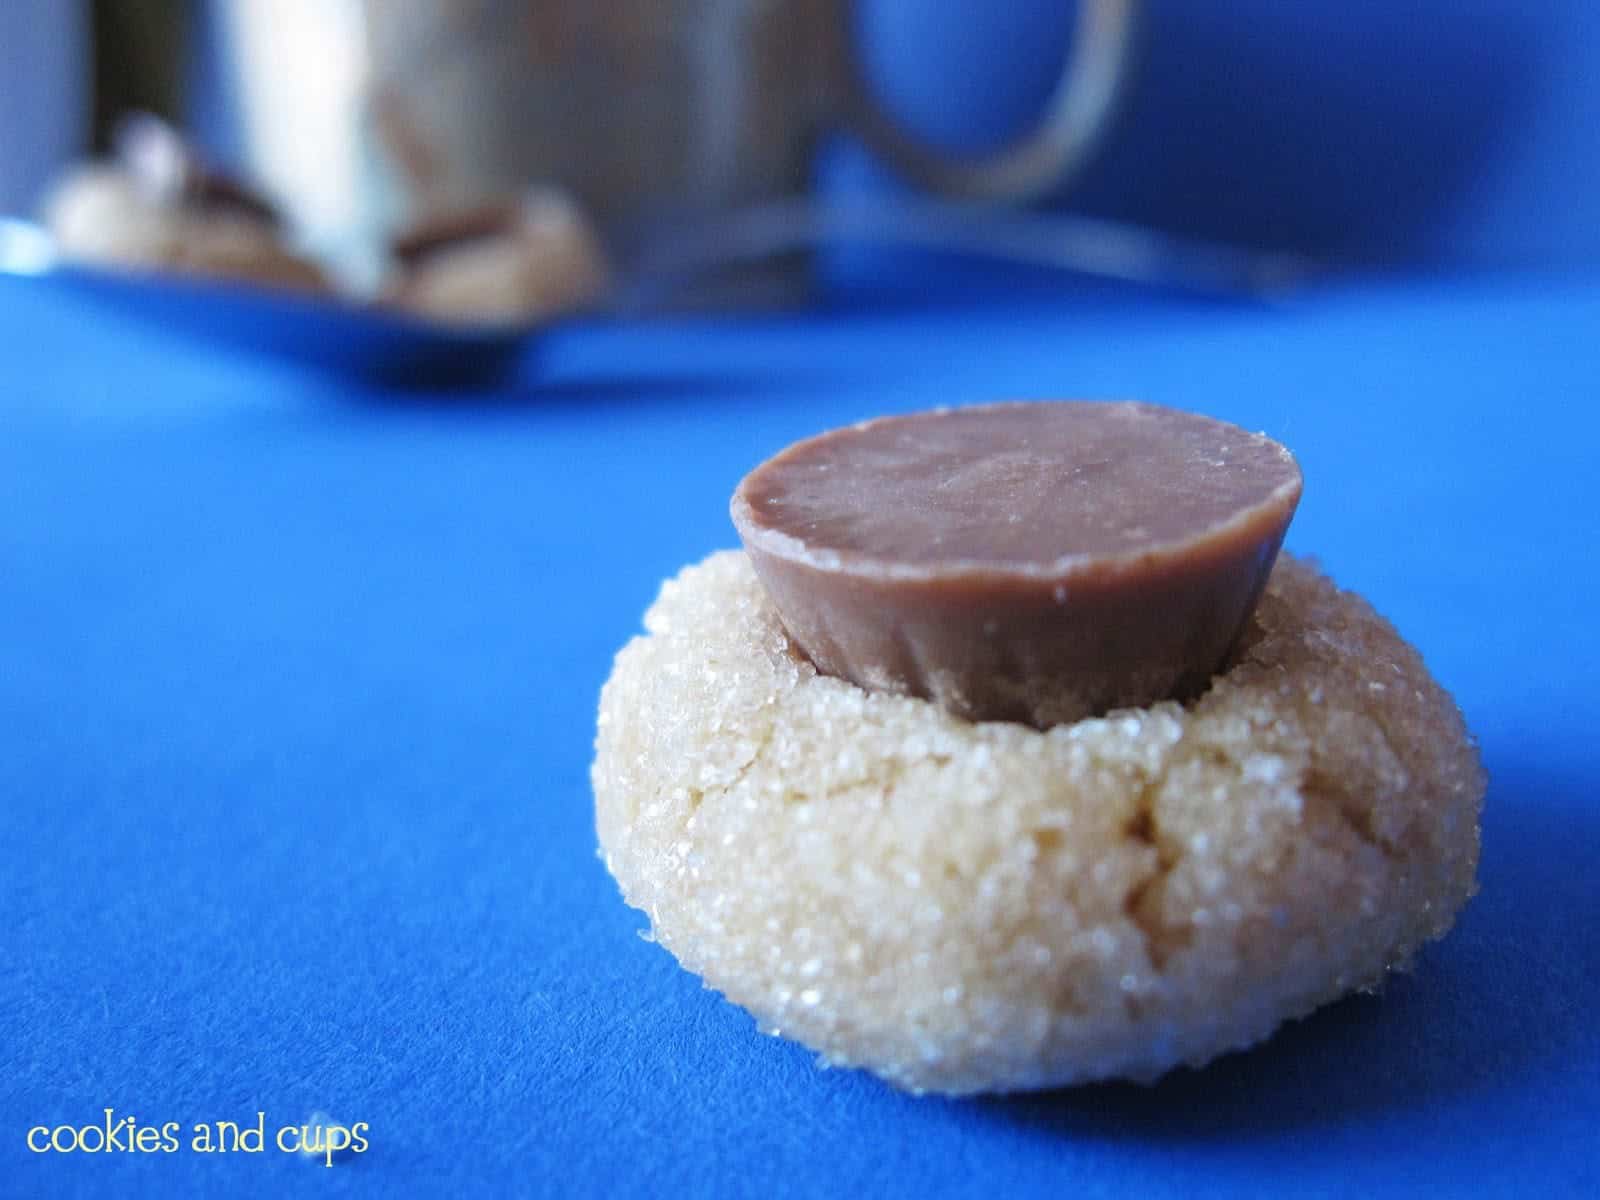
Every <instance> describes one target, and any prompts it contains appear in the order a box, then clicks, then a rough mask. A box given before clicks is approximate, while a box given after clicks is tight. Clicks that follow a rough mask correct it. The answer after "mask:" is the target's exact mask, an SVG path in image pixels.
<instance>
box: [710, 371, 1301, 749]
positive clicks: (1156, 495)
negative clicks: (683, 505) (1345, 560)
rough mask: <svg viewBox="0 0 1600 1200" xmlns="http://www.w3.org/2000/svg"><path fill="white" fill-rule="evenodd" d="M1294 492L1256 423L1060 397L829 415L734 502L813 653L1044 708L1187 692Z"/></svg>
mask: <svg viewBox="0 0 1600 1200" xmlns="http://www.w3.org/2000/svg"><path fill="white" fill-rule="evenodd" d="M1300 491H1301V476H1300V469H1299V466H1298V465H1297V464H1296V463H1295V461H1294V458H1293V456H1292V455H1290V453H1289V452H1288V450H1286V449H1285V448H1284V447H1283V446H1281V445H1279V444H1278V443H1277V442H1274V441H1273V440H1271V439H1270V438H1268V437H1266V436H1264V435H1261V434H1253V433H1249V432H1246V431H1245V430H1243V429H1240V428H1238V427H1237V426H1234V425H1230V424H1228V423H1226V422H1223V421H1217V420H1213V419H1211V418H1209V417H1202V416H1197V415H1195V414H1192V413H1185V412H1179V411H1176V410H1173V409H1167V408H1160V407H1157V406H1155V405H1149V404H1139V403H1129V402H1119V403H1091V402H1079V401H1067V402H1041V403H1014V404H996V405H989V406H983V407H976V408H964V409H948V410H940V411H936V412H928V413H920V414H917V415H914V416H905V417H888V418H884V419H881V420H876V421H868V422H865V423H863V424H859V425H854V426H851V427H849V428H847V429H839V430H834V431H832V432H829V433H824V434H821V435H820V436H817V437H814V438H810V439H807V440H806V441H802V442H798V443H796V444H795V445H793V446H791V447H789V448H788V449H787V450H784V451H783V452H782V453H780V454H778V455H777V456H775V457H774V458H772V459H769V460H768V461H767V462H765V463H763V464H762V465H761V466H759V467H757V468H756V469H755V470H754V471H752V472H751V473H750V474H749V475H747V476H746V477H745V478H744V480H743V481H742V482H741V483H740V484H739V486H738V488H737V489H736V490H735V492H734V495H733V501H732V505H731V512H732V516H733V522H734V525H735V527H736V528H737V529H738V531H739V536H740V539H741V540H742V541H743V543H744V546H745V550H746V552H747V553H748V554H749V556H750V559H751V562H752V563H753V565H754V566H755V569H756V572H757V574H758V575H759V576H760V578H761V581H762V583H763V584H764V586H765V587H766V590H767V592H768V594H769V596H770V597H771V599H772V602H773V604H774V605H775V606H776V608H777V610H778V614H779V616H780V617H781V618H782V620H783V623H784V625H785V627H786V628H787V629H788V632H789V634H790V637H791V638H792V639H793V640H794V642H795V644H796V645H797V646H798V647H799V649H800V650H801V651H803V652H804V653H805V654H806V655H807V656H808V657H809V658H810V659H811V661H812V662H813V663H815V665H816V667H817V669H818V670H819V671H822V672H824V673H826V674H830V675H836V676H839V677H841V678H844V679H848V680H851V681H853V682H855V683H857V684H859V685H861V686H862V687H865V688H868V689H871V690H875V691H886V692H894V693H900V694H905V695H912V696H920V697H923V698H927V699H931V700H934V701H936V702H937V703H939V704H940V705H942V706H943V707H944V708H946V709H947V710H949V711H950V712H952V713H954V714H956V715H957V716H960V717H964V718H967V719H969V720H1007V721H1020V722H1024V723H1026V724H1030V725H1033V726H1036V727H1039V728H1045V727H1048V726H1050V725H1055V724H1059V723H1062V722H1066V721H1073V720H1078V719H1080V718H1082V717H1085V716H1090V715H1094V714H1098V713H1103V712H1106V711H1108V710H1110V709H1114V708H1123V707H1143V706H1145V705H1149V704H1152V703H1155V702H1156V701H1159V700H1164V699H1169V698H1171V699H1180V700H1183V699H1188V698H1191V697H1193V696H1194V695H1196V694H1198V693H1199V692H1201V691H1203V690H1204V689H1205V687H1206V686H1207V685H1208V683H1209V681H1210V680H1211V678H1212V676H1213V675H1214V674H1215V673H1216V672H1217V671H1218V670H1220V669H1222V667H1223V666H1224V664H1225V663H1226V661H1227V658H1228V655H1229V652H1230V651H1231V650H1232V649H1233V647H1234V645H1235V643H1236V642H1237V640H1238V637H1239V635H1240V633H1241V632H1242V631H1243V629H1244V627H1245V625H1246V623H1247V622H1248V620H1249V618H1250V615H1251V613H1252V612H1253V610H1254V608H1255V605H1256V601H1257V600H1258V599H1259V597H1260V595H1261V591H1262V588H1263V587H1264V586H1265V584H1266V580H1267V576H1268V574H1269V573H1270V572H1271V570H1272V565H1273V562H1274V561H1275V559H1276V557H1277V554H1278V548H1279V546H1280V545H1281V544H1282V541H1283V536H1284V532H1285V531H1286V530H1287V528H1288V526H1289V522H1290V520H1291V518H1292V517H1293V515H1294V510H1295V506H1296V505H1297V504H1298V503H1299V499H1300Z"/></svg>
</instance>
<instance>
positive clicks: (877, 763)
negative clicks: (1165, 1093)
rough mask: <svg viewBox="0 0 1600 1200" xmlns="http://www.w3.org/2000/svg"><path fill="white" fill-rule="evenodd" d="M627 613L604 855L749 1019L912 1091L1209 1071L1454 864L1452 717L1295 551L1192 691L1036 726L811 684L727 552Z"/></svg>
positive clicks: (1456, 749)
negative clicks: (1215, 666)
mask: <svg viewBox="0 0 1600 1200" xmlns="http://www.w3.org/2000/svg"><path fill="white" fill-rule="evenodd" d="M645 627H646V630H647V633H646V634H645V635H644V636H642V637H639V638H636V639H634V640H633V641H632V642H631V643H630V644H629V645H628V646H627V647H625V648H624V649H623V650H622V652H621V653H620V654H619V655H618V657H617V660H616V664H615V668H614V670H613V673H612V676H611V678H610V680H609V681H608V682H607V684H606V686H605V689H604V691H603V693H602V696H601V701H600V718H599V734H598V741H597V751H596V758H595V762H594V767H593V781H594V791H595V802H596V822H597V827H598V832H599V838H600V845H601V848H602V852H603V854H604V857H605V861H606V864H607V866H608V868H609V869H610V871H611V873H612V874H613V875H614V876H615V878H616V879H617V882H618V883H619V884H620V885H621V888H622V891H623V894H624V896H625V897H626V899H627V900H628V902H629V903H630V904H632V905H634V906H636V907H638V908H640V909H642V910H644V912H645V913H647V914H648V916H649V919H650V923H651V927H652V929H653V931H654V936H655V938H656V940H657V941H659V942H660V943H661V945H663V946H665V947H666V948H667V949H668V950H669V951H671V952H672V954H674V955H675V956H676V957H677V959H678V961H679V962H680V963H682V964H683V965H684V966H685V967H686V968H688V969H689V970H691V971H693V972H695V973H697V974H699V975H700V976H702V977H703V978H704V980H705V982H706V983H707V984H708V985H709V986H711V987H713V988H715V989H717V990H718V991H720V992H722V993H723V994H724V995H726V996H727V997H728V998H729V999H730V1000H732V1001H734V1002H735V1003H736V1004H739V1005H741V1006H743V1007H744V1008H746V1009H748V1010H749V1011H750V1012H751V1013H753V1014H754V1015H755V1017H756V1019H757V1021H758V1022H759V1024H760V1026H761V1028H763V1029H765V1030H768V1031H770V1032H774V1033H782V1034H783V1035H784V1036H786V1037H791V1038H794V1039H796V1040H798V1041H800V1042H802V1043H804V1044H805V1045H807V1046H809V1047H811V1048H812V1049H814V1050H816V1051H817V1052H818V1053H819V1055H820V1056H821V1058H822V1060H823V1061H825V1062H827V1063H830V1064H835V1065H849V1066H858V1067H864V1068H867V1069H869V1070H872V1071H874V1072H876V1073H877V1074H879V1075H881V1076H883V1077H884V1078H886V1079H888V1080H890V1081H891V1082H893V1083H895V1084H897V1085H899V1086H901V1087H904V1088H910V1089H917V1090H924V1089H925V1090H930V1091H940V1092H953V1093H964V1092H979V1091H1001V1090H1012V1089H1028V1088H1044V1087H1052V1086H1057V1085H1063V1084H1072V1083H1078V1082H1082V1081H1088V1080H1094V1079H1104V1078H1109V1077H1129V1078H1134V1079H1141V1080H1147V1079H1151V1078H1154V1077H1155V1076H1158V1075H1160V1074H1161V1073H1162V1072H1164V1071H1166V1070H1168V1069H1169V1068H1171V1067H1174V1066H1176V1065H1179V1064H1182V1063H1190V1064H1199V1063H1203V1062H1205V1061H1207V1060H1209V1059H1211V1058H1214V1057H1215V1056H1217V1055H1219V1054H1222V1053H1225V1052H1227V1051H1229V1050H1234V1049H1238V1048H1241V1047H1245V1046H1249V1045H1251V1044H1253V1043H1255V1042H1258V1041H1260V1040H1261V1039H1263V1038H1265V1037H1266V1036H1267V1035H1268V1034H1270V1033H1271V1032H1272V1031H1273V1030H1274V1029H1275V1028H1276V1027H1277V1026H1278V1025H1279V1024H1281V1023H1282V1022H1284V1021H1285V1020H1288V1019H1290V1018H1292V1017H1297V1016H1300V1015H1303V1014H1305V1013H1308V1012H1310V1011H1311V1010H1312V1009H1314V1008H1316V1007H1318V1006H1319V1005H1322V1004H1325V1003H1327V1002H1329V1001H1331V1000H1333V999H1335V998H1337V997H1339V996H1341V995H1343V994H1345V993H1347V992H1349V991H1351V990H1353V989H1358V988H1366V987H1371V986H1373V985H1375V984H1377V983H1378V982H1380V981H1381V980H1382V978H1383V976H1384V973H1385V972H1386V971H1388V970H1390V969H1391V968H1394V967H1397V966H1401V965H1403V964H1404V963H1405V962H1406V961H1407V960H1408V958H1409V957H1410V956H1411V955H1412V954H1413V952H1414V951H1415V950H1416V949H1417V948H1418V947H1419V946H1420V945H1421V944H1422V943H1424V942H1426V941H1428V940H1430V939H1432V938H1437V937H1439V936H1441V935H1442V934H1443V933H1444V932H1445V931H1446V930H1447V929H1448V928H1449V927H1450V925H1451V923H1452V921H1453V920H1454V918H1455V915H1456V913H1457V912H1458V911H1459V910H1460V908H1461V906H1462V905H1463V904H1464V903H1465V902H1466V900H1467V899H1468V897H1469V896H1470V895H1471V894H1472V892H1473V889H1474V886H1475V885H1474V877H1475V872H1476V866H1477V858H1478V814H1479V808H1480V805H1481V801H1482V797H1483V793H1484V784H1485V781H1484V775H1483V771H1482V767H1481V765H1480V763H1479V758H1478V754H1477V751H1476V749H1475V747H1474V745H1473V743H1472V741H1471V739H1470V737H1469V736H1468V733H1467V731H1466V728H1465V727H1464V725H1463V723H1462V719H1461V717H1460V714H1459V713H1458V711H1457V709H1456V706H1455V705H1454V703H1453V702H1452V701H1451V699H1450V697H1449V696H1448V695H1446V694H1445V692H1444V691H1443V690H1442V689H1441V688H1440V687H1439V686H1438V684H1436V683H1435V682H1434V681H1433V679H1432V678H1431V677H1430V676H1429V674H1428V672H1427V670H1426V669H1425V667H1424V665H1423V663H1422V660H1421V658H1420V656H1419V655H1418V654H1417V652H1416V651H1415V650H1414V649H1412V648H1411V647H1410V646H1409V645H1408V644H1407V643H1406V642H1404V641H1403V640H1402V639H1401V638H1400V637H1399V636H1398V635H1397V634H1396V633H1395V631H1394V629H1393V628H1392V627H1391V626H1390V625H1389V624H1388V623H1387V622H1386V621H1384V620H1383V619H1382V618H1381V617H1379V616H1378V615H1377V614H1375V613H1374V612H1373V610H1372V609H1371V607H1370V606H1369V605H1368V604H1367V603H1366V602H1365V601H1364V600H1362V599H1361V598H1360V597H1358V596H1356V595H1354V594H1352V593H1349V592H1344V591H1340V590H1339V589H1337V588H1336V587H1334V586H1333V585H1332V584H1331V583H1330V582H1329V581H1328V580H1327V579H1325V578H1324V577H1322V576H1321V575H1320V574H1319V573H1318V572H1317V571H1316V570H1315V569H1314V568H1312V567H1311V566H1309V565H1307V564H1306V563H1304V562H1300V561H1297V560H1295V559H1293V558H1291V557H1290V556H1288V555H1284V556H1282V558H1281V559H1280V561H1279V563H1278V565H1277V567H1276V569H1275V570H1274V573H1273V575H1272V577H1271V580H1270V583H1269V585H1268V588H1267V591H1266V594H1265V596H1264V597H1263V599H1262V601H1261V604H1260V606H1259V608H1258V610H1257V612H1256V615H1255V617H1254V618H1253V620H1252V622H1251V625H1250V627H1249V629H1248V630H1247V632H1246V635H1245V637H1244V640H1243V642H1242V644H1241V646H1240V647H1239V649H1238V651H1237V652H1236V654H1235V656H1234V659H1233V662H1232V664H1231V665H1230V667H1229V669H1228V670H1227V672H1226V673H1225V674H1224V675H1222V676H1219V677H1218V678H1217V679H1216V681H1215V682H1214V684H1213V686H1212V687H1211V688H1210V689H1209V690H1208V691H1207V692H1206V693H1205V694H1204V695H1202V696H1201V697H1200V698H1198V699H1197V700H1195V701H1193V702H1192V703H1190V704H1187V705H1179V704H1177V703H1173V702H1163V703H1159V704H1155V705H1153V706H1151V707H1149V708H1144V709H1137V710H1123V711H1119V712H1115V713H1112V714H1109V715H1107V716H1105V717H1102V718H1091V719H1086V720H1082V721H1078V722H1076V723H1074V724H1070V725H1059V726H1056V727H1054V728H1051V729H1048V730H1045V731H1038V730H1034V729H1031V728H1027V727H1025V726H1022V725H1016V724H1002V723H972V722H969V721H965V720H962V719H960V718H957V717H953V716H951V715H949V714H947V713H946V712H944V711H943V710H941V709H940V708H939V707H937V706H936V705H934V704H933V703H930V702H928V701H925V700H919V699H913V698H907V697H900V696H892V695H882V694H869V693H867V692H865V691H863V690H862V689H860V688H858V687H856V686H855V685H853V684H850V683H847V682H845V681H842V680H839V679H835V678H830V677H827V676H822V675H818V674H817V672H816V671H815V670H814V669H813V668H812V667H811V666H810V664H809V663H807V662H806V661H804V660H803V659H802V658H801V657H800V656H799V655H798V654H797V652H796V651H795V650H794V648H793V646H792V644H791V642H790V639H789V638H788V636H787V635H786V633H785V631H784V629H783V626H782V625H781V623H780V622H779V619H778V617H777V615H776V613H775V612H774V610H773V608H772V606H771V604H770V602H769V601H768V599H767V597H766V595H765V593H764V592H763V590H762V588H761V586H760V584H759V583H758V582H757V580H756V578H755V575H754V573H753V571H752V570H751V567H750V564H749V562H748V561H747V560H746V558H745V556H744V555H743V554H741V553H737V552H723V553H719V554H716V555H713V556H712V557H711V558H709V559H708V560H706V561H705V562H704V563H702V564H700V565H698V566H693V567H690V568H688V569H686V570H685V571H684V572H683V573H682V574H681V575H679V576H678V577H677V578H676V579H674V580H671V581H669V582H668V583H667V584H666V585H665V586H664V587H663V589H662V592H661V595H660V597H659V599H658V600H657V601H656V603H655V604H654V605H653V606H652V607H651V609H650V611H649V613H648V614H647V615H646V618H645Z"/></svg>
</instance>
